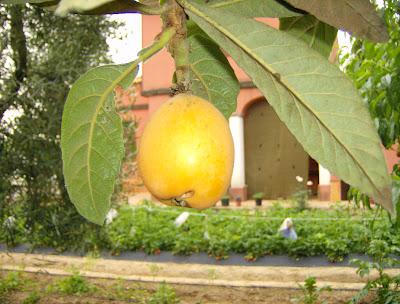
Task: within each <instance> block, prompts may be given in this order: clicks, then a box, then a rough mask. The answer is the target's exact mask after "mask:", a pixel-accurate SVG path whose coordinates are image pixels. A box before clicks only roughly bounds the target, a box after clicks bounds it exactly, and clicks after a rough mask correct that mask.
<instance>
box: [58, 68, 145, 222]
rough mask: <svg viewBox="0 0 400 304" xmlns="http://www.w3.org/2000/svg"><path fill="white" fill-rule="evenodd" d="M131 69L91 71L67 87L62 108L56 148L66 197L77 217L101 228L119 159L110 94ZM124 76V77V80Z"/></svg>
mask: <svg viewBox="0 0 400 304" xmlns="http://www.w3.org/2000/svg"><path fill="white" fill-rule="evenodd" d="M131 66H132V64H126V65H108V66H102V67H98V68H94V69H92V70H90V71H88V72H87V73H86V74H84V75H82V76H81V77H80V78H79V79H78V80H77V81H76V82H75V84H74V85H73V86H72V88H71V90H70V92H69V94H68V98H67V101H66V104H65V107H64V112H63V118H62V128H61V148H62V159H63V170H64V177H65V182H66V186H67V190H68V194H69V196H70V198H71V201H72V202H73V203H74V205H75V206H76V208H77V209H78V211H79V213H80V214H82V215H83V216H84V217H86V218H87V219H88V220H90V221H92V222H94V223H96V224H100V225H101V224H103V222H104V218H105V216H106V214H107V212H108V210H109V208H110V197H111V195H112V193H113V191H114V184H115V181H116V178H117V176H118V174H119V169H120V166H121V160H122V157H123V155H124V143H123V138H122V135H123V132H122V122H121V118H120V117H119V116H118V114H117V113H116V112H115V107H114V94H113V89H114V88H115V86H116V85H117V84H121V85H127V84H129V83H131V82H132V81H133V79H134V77H135V75H136V72H137V70H135V71H132V70H131ZM128 75H129V76H128Z"/></svg>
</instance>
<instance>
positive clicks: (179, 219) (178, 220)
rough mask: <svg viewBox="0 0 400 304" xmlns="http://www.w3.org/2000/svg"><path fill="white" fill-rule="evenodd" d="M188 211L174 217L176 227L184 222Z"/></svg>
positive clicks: (188, 214) (187, 216)
mask: <svg viewBox="0 0 400 304" xmlns="http://www.w3.org/2000/svg"><path fill="white" fill-rule="evenodd" d="M189 216H190V213H189V212H186V211H185V212H182V213H181V214H179V216H178V217H177V218H176V219H175V221H174V224H175V226H176V227H177V228H179V227H180V226H182V225H183V223H184V222H186V220H187V219H188V218H189Z"/></svg>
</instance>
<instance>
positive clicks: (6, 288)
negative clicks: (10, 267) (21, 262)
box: [0, 271, 24, 303]
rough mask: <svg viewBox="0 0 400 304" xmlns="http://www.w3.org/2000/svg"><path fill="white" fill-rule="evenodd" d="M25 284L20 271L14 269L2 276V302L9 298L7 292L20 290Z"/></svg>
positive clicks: (0, 281) (0, 293)
mask: <svg viewBox="0 0 400 304" xmlns="http://www.w3.org/2000/svg"><path fill="white" fill-rule="evenodd" d="M23 284H24V280H23V279H22V275H21V273H20V272H17V271H12V272H9V273H7V275H6V276H5V277H2V278H0V303H3V302H5V301H6V299H7V294H8V293H10V292H12V291H15V290H18V289H19V288H20V287H21V286H22V285H23Z"/></svg>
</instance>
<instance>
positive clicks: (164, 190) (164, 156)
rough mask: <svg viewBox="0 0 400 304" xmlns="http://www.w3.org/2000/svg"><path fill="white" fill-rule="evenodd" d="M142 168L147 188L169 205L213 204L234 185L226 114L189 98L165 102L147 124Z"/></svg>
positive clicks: (200, 206)
mask: <svg viewBox="0 0 400 304" xmlns="http://www.w3.org/2000/svg"><path fill="white" fill-rule="evenodd" d="M138 166H139V171H140V173H141V176H142V179H143V182H144V184H145V185H146V187H147V189H148V190H149V191H150V192H151V193H152V194H153V195H154V196H155V197H156V198H158V199H159V200H160V201H161V202H163V203H165V204H167V205H180V206H185V207H192V208H198V209H204V208H208V207H211V206H213V205H214V204H215V203H216V202H217V201H218V200H219V199H220V198H221V196H222V195H224V194H225V193H226V191H227V189H228V186H229V184H230V179H231V175H232V168H233V141H232V135H231V133H230V130H229V125H228V123H227V120H226V119H225V118H224V116H223V115H222V114H221V113H220V112H219V111H218V110H217V109H216V108H215V107H214V106H213V105H212V104H211V103H209V102H208V101H206V100H204V99H202V98H200V97H196V96H193V95H188V94H180V95H177V96H175V97H173V98H171V99H170V100H168V101H167V102H165V103H164V104H163V105H162V106H161V107H160V108H159V109H158V110H157V111H156V112H155V113H154V114H153V116H152V117H151V119H150V121H149V122H148V123H147V125H146V127H145V129H144V131H143V135H142V137H141V140H140V142H139V155H138Z"/></svg>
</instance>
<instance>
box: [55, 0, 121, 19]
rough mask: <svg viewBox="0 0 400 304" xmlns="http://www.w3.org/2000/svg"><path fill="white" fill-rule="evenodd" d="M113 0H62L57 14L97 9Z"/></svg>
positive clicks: (63, 14)
mask: <svg viewBox="0 0 400 304" xmlns="http://www.w3.org/2000/svg"><path fill="white" fill-rule="evenodd" d="M111 1H113V0H85V1H82V0H61V1H60V3H59V5H58V7H57V10H56V14H58V15H61V16H65V15H66V14H68V13H69V12H80V11H88V10H92V9H95V8H96V7H99V6H102V5H104V4H107V3H109V2H111Z"/></svg>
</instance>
